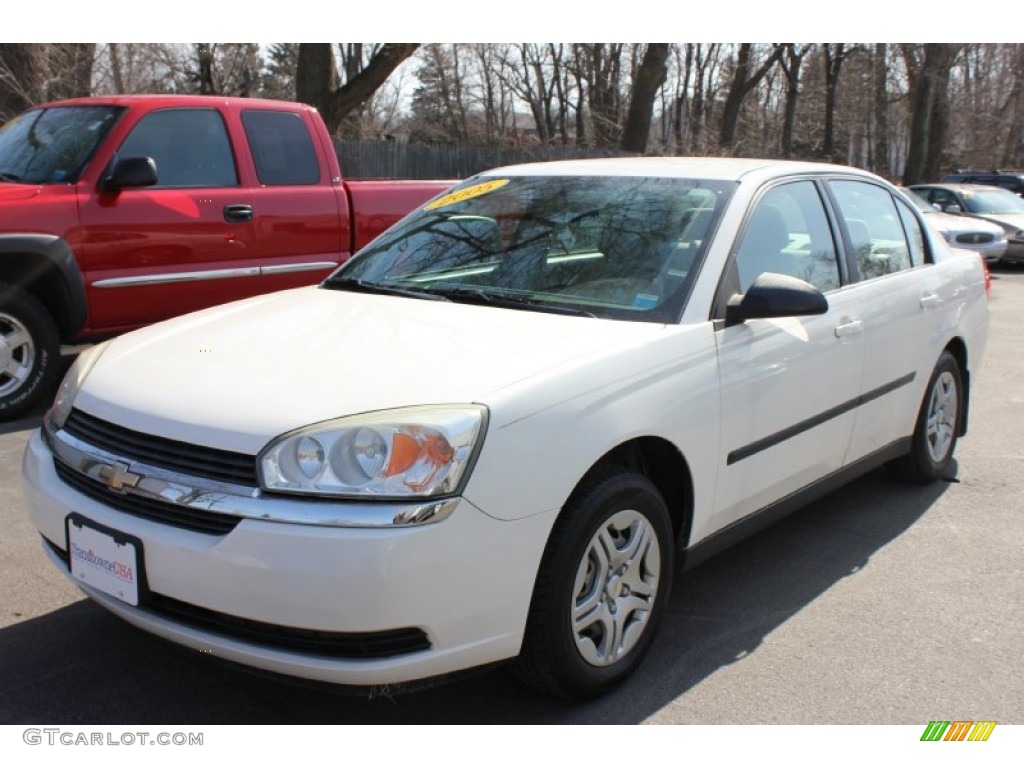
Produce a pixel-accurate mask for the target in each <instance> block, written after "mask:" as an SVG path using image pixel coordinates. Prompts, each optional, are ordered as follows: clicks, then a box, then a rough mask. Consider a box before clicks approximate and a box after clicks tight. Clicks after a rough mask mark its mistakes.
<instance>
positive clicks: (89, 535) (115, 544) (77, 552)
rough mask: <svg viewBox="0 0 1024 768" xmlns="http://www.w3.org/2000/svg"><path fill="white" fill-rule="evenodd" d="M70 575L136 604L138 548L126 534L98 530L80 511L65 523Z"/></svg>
mask: <svg viewBox="0 0 1024 768" xmlns="http://www.w3.org/2000/svg"><path fill="white" fill-rule="evenodd" d="M67 530H68V563H69V565H70V567H71V575H72V576H74V578H76V579H78V580H79V581H80V582H82V583H83V584H87V585H88V586H90V587H92V588H93V589H98V590H99V591H100V592H105V593H106V594H108V595H111V596H113V597H116V598H117V599H118V600H122V601H124V602H126V603H129V604H130V605H138V604H139V580H140V576H141V572H140V571H141V569H140V558H139V549H138V547H137V546H136V544H135V542H133V541H131V540H129V537H126V536H123V535H118V533H117V532H116V531H111V530H109V529H105V530H99V529H98V528H96V527H94V526H93V525H90V523H89V521H88V520H86V519H85V518H83V517H82V516H81V515H77V514H76V515H71V516H70V517H69V518H68V523H67Z"/></svg>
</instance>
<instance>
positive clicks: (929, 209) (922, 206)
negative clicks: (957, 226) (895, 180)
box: [900, 187, 938, 213]
mask: <svg viewBox="0 0 1024 768" xmlns="http://www.w3.org/2000/svg"><path fill="white" fill-rule="evenodd" d="M900 189H901V190H902V191H903V192H905V193H906V195H907V199H909V200H910V202H912V203H913V204H914V205H915V206H917V210H919V211H921V213H938V211H937V210H935V206H933V205H932V204H931V203H929V202H928V201H927V200H925V199H924V198H923V197H921V196H920V195H919V194H918V193H917V192H915V191H914V190H912V189H907V188H906V187H900Z"/></svg>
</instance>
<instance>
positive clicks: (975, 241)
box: [956, 232, 996, 245]
mask: <svg viewBox="0 0 1024 768" xmlns="http://www.w3.org/2000/svg"><path fill="white" fill-rule="evenodd" d="M995 239H996V238H995V235H992V234H990V233H988V232H967V233H965V234H962V235H957V236H956V241H957V242H958V243H969V244H971V245H981V244H982V243H991V242H992V241H993V240H995Z"/></svg>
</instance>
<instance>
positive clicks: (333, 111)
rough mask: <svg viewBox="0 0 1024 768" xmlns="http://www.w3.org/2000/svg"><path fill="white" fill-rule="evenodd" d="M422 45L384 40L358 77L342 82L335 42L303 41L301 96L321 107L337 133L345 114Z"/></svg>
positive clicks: (298, 74)
mask: <svg viewBox="0 0 1024 768" xmlns="http://www.w3.org/2000/svg"><path fill="white" fill-rule="evenodd" d="M419 45H420V44H419V43H384V44H383V45H381V46H380V47H379V48H377V49H376V52H375V53H374V54H373V56H372V57H371V58H370V60H369V61H368V62H367V63H366V65H365V66H364V67H363V68H362V69H361V70H360V71H359V73H358V74H356V76H355V77H353V78H352V79H350V80H348V81H347V82H345V83H344V84H340V83H339V75H338V66H337V63H336V62H335V60H334V52H333V50H332V47H331V44H330V43H300V44H299V61H298V67H297V71H296V78H295V79H296V88H295V89H296V95H297V97H298V100H299V101H304V102H306V103H309V104H312V105H314V106H315V107H316V108H317V109H318V110H320V114H321V115H322V116H323V118H324V122H325V123H327V129H328V130H329V131H330V132H331V133H332V134H334V133H335V132H337V130H338V127H339V126H340V125H341V121H342V120H343V119H344V118H345V116H346V115H348V114H349V113H350V112H352V111H353V110H354V109H356V108H357V107H359V106H360V105H361V104H363V103H365V102H366V101H367V100H368V99H369V98H370V97H371V96H372V95H373V94H374V93H375V92H376V91H377V89H378V88H380V86H381V85H383V84H384V82H385V81H386V80H387V79H388V77H389V76H390V75H391V73H392V72H394V71H395V70H396V69H397V68H398V66H399V65H400V64H401V63H402V62H403V61H405V60H406V59H408V58H409V57H410V56H412V54H413V53H415V51H416V49H417V48H419Z"/></svg>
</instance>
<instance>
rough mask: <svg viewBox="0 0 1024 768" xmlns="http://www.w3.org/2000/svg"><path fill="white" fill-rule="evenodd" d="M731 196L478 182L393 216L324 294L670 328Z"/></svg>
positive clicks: (672, 186)
mask: <svg viewBox="0 0 1024 768" xmlns="http://www.w3.org/2000/svg"><path fill="white" fill-rule="evenodd" d="M734 187H735V183H733V182H723V181H709V180H696V179H682V178H651V177H642V178H638V177H626V176H601V177H595V176H574V177H567V176H531V177H526V176H508V177H500V176H499V177H491V178H488V177H476V178H475V179H471V180H469V181H467V182H466V183H464V184H462V185H460V186H459V187H457V188H456V189H455V190H454V191H452V192H450V193H448V194H445V195H443V196H441V197H439V198H437V199H435V200H433V201H432V202H430V203H427V204H426V205H425V206H424V207H423V208H421V209H420V210H418V211H416V212H414V213H413V214H411V215H410V216H408V217H406V218H405V219H403V220H402V221H401V222H400V223H399V224H397V225H396V226H395V227H394V228H392V229H391V230H389V231H388V232H386V233H385V234H384V235H382V236H381V237H379V238H378V239H377V240H375V241H374V242H373V243H371V244H370V245H369V246H368V247H367V248H365V249H363V250H362V251H361V252H360V253H359V254H358V255H357V256H356V257H355V258H353V259H352V260H351V261H350V262H348V263H347V264H345V265H344V266H343V267H341V268H340V269H339V270H338V271H337V272H335V273H334V274H333V275H332V276H331V277H330V278H328V279H327V280H326V281H325V282H324V287H327V288H339V289H346V288H348V289H352V290H360V291H374V292H381V293H392V294H395V293H397V294H401V295H407V296H418V297H422V298H434V299H440V300H449V301H463V302H469V303H477V304H493V305H497V306H502V307H512V308H520V309H530V310H535V311H548V312H566V313H573V314H584V315H593V316H597V317H605V318H614V319H626V320H643V321H650V322H672V321H674V320H677V319H678V316H679V313H680V312H681V310H682V307H683V305H684V303H685V301H686V297H687V295H688V293H689V288H690V284H691V283H692V281H693V278H694V276H695V273H696V271H697V268H698V266H699V264H700V262H701V259H702V258H703V254H704V249H705V246H706V243H707V240H708V236H709V234H710V233H711V232H712V231H713V227H714V223H715V221H716V220H717V218H718V216H719V214H720V213H721V211H722V209H723V208H724V206H725V203H726V201H727V199H728V198H729V196H730V195H731V194H732V190H733V189H734Z"/></svg>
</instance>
